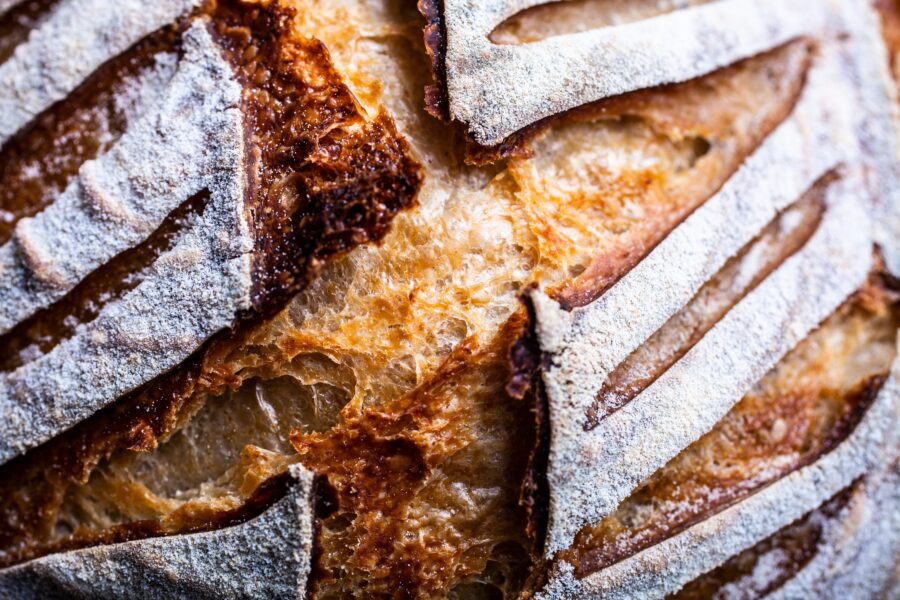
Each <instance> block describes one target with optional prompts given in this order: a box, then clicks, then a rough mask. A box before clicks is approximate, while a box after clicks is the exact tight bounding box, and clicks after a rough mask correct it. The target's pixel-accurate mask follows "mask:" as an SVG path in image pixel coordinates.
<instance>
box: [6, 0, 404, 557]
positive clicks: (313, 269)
mask: <svg viewBox="0 0 900 600" xmlns="http://www.w3.org/2000/svg"><path fill="white" fill-rule="evenodd" d="M204 12H205V13H207V14H209V15H211V16H212V20H211V25H210V28H211V30H212V32H213V33H214V35H215V36H217V38H218V41H219V43H220V44H221V45H222V47H223V48H224V49H225V51H226V53H227V55H228V58H229V61H230V62H231V63H232V64H233V65H234V68H235V70H236V73H237V76H238V78H239V79H240V80H241V81H242V83H243V85H244V92H243V101H242V112H243V114H244V116H245V128H246V129H247V132H248V135H250V136H251V137H250V138H249V139H250V143H249V144H248V152H249V154H250V157H249V158H250V159H251V164H252V168H253V170H254V172H255V173H256V177H255V179H254V181H253V182H252V184H251V187H250V192H249V194H250V198H249V199H248V206H249V210H250V212H251V216H252V222H253V223H254V225H255V236H256V240H257V241H256V250H255V256H256V258H255V261H254V263H255V267H254V268H255V276H254V293H253V297H252V299H253V308H252V311H250V312H248V313H247V314H245V315H242V316H241V317H242V319H243V321H244V323H245V325H244V327H243V328H242V327H238V329H237V330H236V331H235V332H233V333H230V332H225V333H222V334H220V335H219V336H217V337H216V338H214V339H213V340H211V341H210V342H209V343H207V344H206V345H204V347H203V348H201V349H199V350H198V351H197V352H196V353H195V354H194V356H193V357H191V358H190V359H188V360H187V361H185V362H184V363H183V364H182V365H180V366H179V367H178V368H176V369H175V370H174V371H173V372H171V373H167V374H164V375H162V376H160V377H159V378H158V379H157V380H156V381H153V382H150V383H148V384H147V385H145V386H143V387H142V388H141V389H138V390H136V391H135V392H133V393H131V394H129V395H128V396H127V397H125V398H122V399H120V400H119V401H118V402H117V403H116V404H115V405H113V406H110V407H108V408H107V409H105V410H103V411H101V412H99V413H98V414H97V415H95V416H94V417H92V418H90V419H88V420H87V421H84V422H82V423H80V424H79V425H77V426H76V427H75V428H73V429H72V430H70V431H67V432H65V433H63V434H62V435H60V436H58V437H57V438H55V439H54V440H52V441H51V442H49V443H47V444H45V445H44V446H42V447H40V448H38V449H36V450H34V451H32V452H31V453H29V454H28V455H26V456H24V457H21V458H19V459H16V460H14V461H12V462H10V463H8V464H7V465H4V467H3V471H4V476H5V477H8V478H9V481H10V482H13V481H14V482H17V483H11V486H12V487H11V488H9V489H13V488H16V490H17V491H16V492H14V493H13V496H12V497H7V500H8V501H11V503H10V502H7V503H4V506H5V509H6V510H5V511H4V512H5V515H6V516H5V518H4V523H5V527H4V532H3V535H2V536H0V537H2V539H3V540H4V541H6V542H7V543H9V542H11V541H12V540H14V539H19V538H20V536H22V535H25V537H26V538H27V537H28V534H27V533H26V532H28V531H31V532H36V533H38V535H42V534H41V533H40V532H42V531H44V532H45V531H46V530H45V524H44V522H43V520H42V519H43V518H42V517H41V513H40V512H36V513H35V512H31V511H27V510H26V511H25V512H26V513H30V514H31V516H30V517H29V518H26V519H24V520H22V519H20V518H18V517H17V516H16V513H17V512H18V510H19V509H17V508H15V506H16V504H18V503H19V502H27V503H31V502H36V503H39V504H44V503H47V504H49V505H51V506H52V505H54V504H56V503H57V500H55V499H54V497H55V495H56V494H58V491H57V490H58V489H59V488H58V487H57V486H59V485H60V483H62V482H68V481H74V482H83V480H84V478H85V477H87V474H88V473H89V472H90V470H91V469H92V468H93V466H94V465H95V464H96V462H97V460H99V459H100V457H102V456H107V455H109V454H110V453H112V452H113V451H114V450H116V449H119V448H130V449H133V450H144V451H146V450H149V449H150V448H153V447H155V446H156V444H157V443H158V440H159V439H160V438H162V437H165V436H166V435H167V434H169V433H170V432H171V431H172V430H173V428H175V427H176V425H177V424H178V423H179V422H181V420H182V419H183V418H185V416H186V415H187V414H189V413H190V411H191V410H192V408H193V407H192V404H191V401H190V398H191V393H192V392H195V391H196V388H197V387H200V388H202V389H209V388H216V387H217V386H219V387H220V386H223V385H225V384H227V383H228V382H227V381H225V380H222V379H220V378H219V377H218V376H217V374H216V373H209V372H206V371H204V368H203V365H204V362H205V357H207V356H209V353H213V352H216V351H219V352H223V351H225V349H227V348H230V347H233V346H234V345H236V344H238V343H239V341H240V340H241V339H242V338H243V335H244V334H243V333H242V331H243V330H245V329H247V328H248V327H251V326H252V324H253V323H257V322H259V320H260V319H261V318H264V317H267V316H270V315H272V314H274V313H276V312H277V311H278V310H279V309H280V308H281V307H282V306H283V305H284V303H285V302H287V301H288V300H289V299H290V298H291V297H292V296H293V295H294V294H296V292H297V291H299V290H300V289H302V288H303V287H304V286H305V285H307V284H308V283H309V281H310V280H311V279H312V278H313V277H315V275H316V273H317V272H318V271H319V270H320V269H321V268H322V266H323V265H324V264H325V263H326V261H328V260H329V259H333V258H334V257H336V256H339V255H341V254H343V253H346V252H347V251H349V250H350V249H352V248H354V247H356V246H358V245H360V244H364V243H367V242H373V241H378V240H379V239H381V238H382V237H383V236H384V235H385V234H386V233H387V231H388V228H389V224H390V221H391V219H392V218H393V217H394V216H395V215H396V214H397V212H398V211H400V210H403V209H405V208H409V207H410V206H411V205H412V204H413V201H414V196H415V194H416V191H417V189H418V186H419V182H420V174H419V166H418V164H417V163H416V162H415V161H414V160H413V159H412V158H411V157H410V154H409V149H408V147H407V145H406V143H405V142H404V141H403V139H402V138H401V137H400V135H399V134H398V133H397V132H396V129H395V128H394V125H393V123H392V121H391V119H390V118H389V117H387V116H386V115H383V114H382V115H379V116H377V117H376V118H375V119H373V120H371V121H370V120H367V119H365V118H364V116H363V112H362V110H361V108H360V107H359V105H358V104H357V103H356V101H355V100H354V98H353V97H352V95H351V94H350V92H349V90H348V89H347V88H346V87H345V86H344V84H343V82H342V78H341V76H340V75H339V74H338V73H337V72H336V70H335V69H334V67H333V66H332V64H331V62H330V59H329V57H328V53H327V51H326V50H325V48H324V46H323V45H322V44H321V43H320V42H318V41H316V40H314V39H309V38H305V37H301V36H297V35H296V34H294V33H293V31H292V28H291V25H292V23H291V19H292V17H293V14H294V13H293V11H292V10H291V9H284V8H282V7H280V6H276V5H271V6H268V7H263V6H260V5H256V4H244V3H242V2H230V1H223V2H217V3H210V4H208V5H207V6H206V7H205V9H204ZM158 37H159V36H154V39H157V38H158ZM163 39H164V40H166V41H167V42H168V43H174V40H173V38H172V37H171V36H164V37H163ZM154 44H155V42H154V43H151V44H150V45H149V48H150V50H149V51H151V52H152V51H153V50H154V49H157V48H158V46H157V45H154ZM162 46H163V47H166V44H165V43H163V44H162ZM177 47H178V46H177V44H174V46H172V47H171V49H173V50H177ZM137 52H138V54H137V55H138V57H140V56H142V54H141V51H137ZM138 62H139V61H138ZM100 77H113V75H112V74H110V73H108V72H107V73H105V74H101V75H100ZM76 102H77V101H76ZM76 106H77V104H76ZM76 110H77V109H76ZM134 264H136V263H134V262H133V261H132V262H127V263H126V265H125V266H126V267H127V266H133V265H134ZM116 275H121V273H120V272H119V270H117V269H115V268H111V267H110V266H109V265H107V266H105V267H104V268H103V269H101V271H100V276H99V277H98V279H101V280H100V281H99V282H98V285H99V286H100V289H102V290H103V294H104V295H105V294H107V293H108V290H105V289H103V287H104V284H105V283H106V282H104V281H102V277H103V276H106V277H113V276H116ZM109 283H110V284H111V285H117V284H116V283H115V282H109ZM89 295H90V294H89ZM94 295H96V294H94ZM71 299H72V298H67V299H66V300H71ZM87 304H88V305H90V304H91V303H90V302H88V303H87ZM14 334H15V333H14ZM26 339H27V338H26ZM20 345H24V344H20ZM26 482H27V483H26ZM64 485H65V484H64ZM26 490H28V491H26ZM19 493H25V494H26V495H25V496H24V497H21V498H15V496H17V495H18V494H19ZM48 494H49V497H48ZM21 506H22V505H21V504H20V505H19V507H21ZM216 519H217V518H216V516H215V515H214V514H213V515H200V516H199V517H198V516H197V515H186V516H184V517H183V519H182V520H180V521H177V520H176V522H175V523H170V525H169V527H168V528H166V527H160V526H152V525H148V524H140V523H137V524H135V525H134V527H133V528H130V527H128V526H126V527H122V528H119V529H117V530H114V531H113V532H109V533H108V534H104V535H109V536H112V537H110V538H109V539H126V538H134V537H146V536H148V535H156V534H160V533H173V532H178V531H181V530H182V529H187V530H190V529H191V528H192V527H194V525H192V524H191V523H193V522H196V521H198V520H199V521H200V522H207V521H209V522H216ZM104 539H106V538H104V537H103V536H102V535H101V537H100V538H95V537H93V538H92V536H91V535H90V534H88V535H87V536H86V537H84V538H82V539H80V538H79V536H77V535H76V536H75V537H74V538H72V539H71V540H70V541H68V542H66V544H69V545H70V546H72V547H77V546H81V545H85V544H90V543H97V542H98V541H102V540H104ZM92 540H93V541H92ZM7 549H8V552H7V553H5V556H4V560H3V562H4V563H5V564H11V563H13V562H16V561H18V560H21V559H22V558H23V557H25V556H30V557H33V556H39V555H41V554H46V553H47V552H52V551H54V548H53V547H52V546H51V547H40V548H36V549H31V550H28V551H27V552H26V553H25V554H17V553H16V552H9V550H10V549H11V547H10V546H9V545H7Z"/></svg>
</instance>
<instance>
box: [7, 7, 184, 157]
mask: <svg viewBox="0 0 900 600" xmlns="http://www.w3.org/2000/svg"><path fill="white" fill-rule="evenodd" d="M199 4H200V0H154V1H153V2H147V1H146V0H116V1H115V2H110V0H61V2H60V4H59V6H57V7H55V8H54V10H53V12H52V13H51V14H50V16H49V17H48V18H47V20H46V21H45V22H44V23H42V24H41V26H40V27H38V28H37V29H35V30H34V31H32V32H31V35H30V36H29V38H28V41H27V42H25V43H24V44H22V45H21V46H19V47H18V48H16V51H15V54H14V55H13V56H12V57H11V58H10V59H9V60H7V61H6V62H4V63H3V64H2V65H0V145H2V144H3V143H5V142H6V140H7V139H8V138H9V137H10V136H11V135H13V134H14V133H15V132H16V131H18V130H19V129H20V128H21V127H22V126H24V125H25V124H26V123H28V122H29V121H31V120H32V119H33V118H34V117H35V116H36V115H38V114H39V113H41V112H42V111H44V110H46V109H47V108H49V107H50V106H51V105H52V104H53V103H55V102H57V101H59V100H62V99H63V98H65V97H66V96H68V95H69V94H70V93H71V92H72V91H73V90H74V89H75V88H76V87H78V85H79V84H80V83H81V82H82V81H84V79H85V78H86V77H87V76H88V75H90V74H91V73H93V72H94V71H95V70H96V69H97V67H99V66H100V65H102V64H103V63H105V62H106V61H107V60H109V59H110V58H112V57H113V56H115V55H117V54H120V53H121V52H123V51H125V50H127V49H128V48H129V47H130V46H131V45H132V44H134V43H136V42H137V41H139V40H140V39H141V38H143V37H144V36H146V35H148V34H150V33H152V32H153V31H155V30H157V29H159V28H161V27H163V26H165V25H168V24H169V23H171V22H172V21H174V20H175V19H177V18H178V17H179V16H180V15H182V14H184V13H186V12H188V11H190V10H191V9H193V8H194V7H196V6H197V5H199Z"/></svg>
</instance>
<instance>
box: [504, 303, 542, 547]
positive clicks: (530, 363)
mask: <svg viewBox="0 0 900 600" xmlns="http://www.w3.org/2000/svg"><path fill="white" fill-rule="evenodd" d="M520 300H521V302H522V304H523V306H524V307H525V311H526V314H527V320H526V321H525V323H524V324H523V325H522V329H521V331H520V333H519V334H518V335H517V336H516V338H515V341H514V342H513V343H512V345H511V346H510V350H509V363H510V375H509V382H508V383H507V385H506V393H507V394H508V395H509V397H510V398H512V399H515V400H520V401H524V402H526V403H527V404H528V405H529V406H531V410H532V413H533V415H534V444H533V446H532V449H531V451H530V452H529V456H528V465H527V468H526V473H525V479H524V481H523V482H522V494H521V498H520V504H521V505H522V506H523V507H524V508H525V510H526V512H527V514H528V531H527V533H528V537H529V538H530V539H531V540H532V542H533V546H532V554H533V556H534V557H539V556H541V555H543V547H544V542H545V538H546V533H547V524H548V520H549V507H550V484H549V482H548V481H547V466H548V463H549V460H550V406H549V403H548V401H547V396H546V394H545V393H544V391H543V386H542V385H541V379H540V366H541V352H540V346H539V344H538V338H537V333H536V332H535V329H534V326H535V323H536V322H537V320H536V317H535V314H534V305H533V304H532V303H531V301H530V299H529V296H528V295H527V294H523V295H522V296H520Z"/></svg>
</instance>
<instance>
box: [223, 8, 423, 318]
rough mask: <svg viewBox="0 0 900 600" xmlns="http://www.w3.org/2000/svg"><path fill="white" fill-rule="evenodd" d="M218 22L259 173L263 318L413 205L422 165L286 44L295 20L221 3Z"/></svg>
mask: <svg viewBox="0 0 900 600" xmlns="http://www.w3.org/2000/svg"><path fill="white" fill-rule="evenodd" d="M213 14H214V21H213V26H212V27H213V30H214V31H215V33H216V35H217V37H218V39H219V41H220V43H221V44H222V45H223V47H225V48H226V49H227V54H228V55H229V58H230V60H231V62H232V63H233V64H234V65H235V69H236V71H237V73H238V77H239V79H241V81H242V83H243V85H244V88H245V91H244V102H243V104H244V106H243V111H244V114H245V116H246V119H247V123H246V126H247V130H248V133H249V134H250V135H251V136H252V137H251V143H252V148H253V155H252V156H251V158H252V161H253V162H254V163H255V167H256V180H255V181H253V182H252V186H251V187H252V191H251V193H252V194H253V196H254V197H252V198H251V199H250V205H251V206H252V209H251V211H252V218H253V221H254V225H255V229H256V259H255V265H254V291H253V302H254V306H255V310H256V312H257V313H258V314H260V315H262V316H268V315H270V314H272V313H273V312H276V311H277V310H279V309H280V308H281V307H282V306H283V305H284V303H285V302H287V301H288V300H289V299H290V298H291V297H292V296H293V295H294V294H296V293H297V292H298V291H299V290H301V289H302V288H304V287H305V286H306V285H307V284H308V283H309V281H310V280H311V279H312V278H313V277H314V276H315V275H316V273H317V272H318V270H319V268H320V267H321V265H322V263H323V261H325V260H327V259H329V258H331V257H334V256H336V255H339V254H342V253H345V252H347V251H349V250H351V249H353V248H354V247H356V246H358V245H360V244H364V243H368V242H373V241H378V240H380V239H382V238H383V237H384V235H385V234H386V233H387V231H388V228H389V225H390V222H391V220H392V219H393V217H394V216H395V215H396V214H397V213H398V212H399V211H401V210H403V209H406V208H409V207H410V206H412V204H413V201H414V198H415V194H416V191H417V190H418V186H419V183H420V180H421V176H420V168H419V165H418V164H417V163H416V162H415V161H414V160H413V159H412V158H411V157H410V154H409V147H408V146H407V144H406V142H405V141H404V140H403V139H402V138H401V137H400V135H399V134H398V133H397V131H396V129H395V127H394V124H393V122H392V121H391V119H390V118H389V117H387V116H386V115H384V114H382V115H379V116H378V117H377V118H376V119H374V120H373V121H371V122H366V121H365V119H364V118H363V116H362V114H361V108H360V107H359V105H358V104H357V102H356V100H355V99H354V97H353V94H352V93H351V92H350V90H349V89H347V87H346V86H345V85H344V84H343V82H342V79H341V77H340V75H339V74H338V72H337V71H336V70H335V68H334V66H333V65H332V63H331V59H330V58H329V56H328V51H327V50H326V48H325V46H324V45H323V44H322V43H321V42H319V41H318V40H314V39H308V38H300V37H298V36H294V37H291V36H290V35H289V31H290V21H291V17H292V16H293V12H292V11H289V10H287V9H277V8H275V9H262V8H247V7H241V6H236V5H234V3H233V2H224V1H223V2H220V3H219V5H218V7H217V8H216V9H215V10H214V11H213ZM298 65H302V67H298Z"/></svg>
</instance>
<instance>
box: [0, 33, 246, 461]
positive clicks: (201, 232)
mask: <svg viewBox="0 0 900 600" xmlns="http://www.w3.org/2000/svg"><path fill="white" fill-rule="evenodd" d="M185 48H186V58H185V62H184V66H185V69H184V70H183V71H180V72H179V75H178V76H176V77H175V78H174V79H173V82H172V87H171V88H170V91H171V93H170V96H169V97H170V98H181V99H184V100H187V99H188V98H193V101H192V102H191V103H190V105H189V106H191V107H192V108H190V109H189V110H188V112H190V110H200V108H201V106H202V107H203V111H201V112H203V113H204V118H201V119H199V120H197V121H195V122H196V123H197V124H198V125H200V126H202V135H201V134H198V133H197V132H194V133H191V134H189V135H188V136H187V138H185V139H189V140H191V143H193V144H196V145H194V146H193V147H192V148H191V147H188V146H185V145H184V144H182V143H181V140H179V139H175V138H174V137H172V136H173V135H175V133H176V132H174V131H173V132H172V133H171V134H170V135H169V136H168V137H166V138H165V141H166V144H165V145H158V144H159V142H160V140H159V139H158V138H157V137H155V136H152V135H150V136H149V137H147V138H145V139H144V140H143V141H144V142H145V143H147V144H153V145H157V147H155V148H152V149H151V148H140V145H139V144H138V145H137V146H135V147H136V151H137V152H138V156H145V157H146V156H148V152H150V153H152V155H153V156H155V157H158V160H159V162H160V163H170V162H171V160H168V159H167V158H166V157H165V154H166V153H167V152H172V153H173V156H176V157H179V158H182V159H184V158H186V157H192V160H191V161H189V162H190V163H192V164H190V165H184V169H183V170H182V171H181V175H182V176H186V175H188V174H189V175H190V177H191V178H193V179H194V180H193V181H190V182H188V181H178V180H174V181H172V182H171V183H172V184H173V185H175V186H177V189H179V190H180V189H185V187H187V188H190V189H193V190H199V189H203V188H206V189H208V190H209V192H210V199H209V201H208V203H207V206H206V209H205V211H204V213H203V216H202V217H201V218H199V219H198V221H197V223H196V224H195V225H193V226H192V227H191V228H190V229H189V230H187V231H185V232H183V233H182V234H181V237H180V238H179V241H178V242H177V244H176V245H175V247H174V248H173V249H172V250H171V251H169V252H167V253H166V254H163V255H162V256H161V257H160V258H159V259H158V260H157V262H156V263H155V264H154V265H153V267H152V269H151V271H150V273H149V274H148V275H147V278H146V279H145V280H144V281H143V282H142V283H141V284H140V285H138V287H137V288H135V289H134V290H133V291H132V292H130V293H129V294H127V295H126V296H125V297H124V298H122V299H121V300H119V301H117V302H114V303H111V304H110V305H108V306H106V307H105V308H104V309H103V311H102V312H101V313H100V315H99V316H98V317H97V319H95V320H94V321H92V322H91V323H89V324H86V325H81V326H79V327H78V328H77V330H76V332H75V334H74V335H73V337H72V338H70V339H68V340H65V341H64V342H62V343H60V344H59V345H58V346H56V347H55V348H54V349H53V350H52V351H50V352H49V353H48V354H46V355H44V356H42V357H40V358H38V359H36V360H34V361H33V362H30V363H27V364H25V365H23V366H22V367H20V368H19V369H17V370H16V371H14V372H12V373H10V374H7V375H5V376H4V377H3V379H2V380H0V415H2V419H0V461H2V462H5V461H7V460H9V459H11V458H13V457H14V456H16V455H18V454H20V453H22V452H24V451H26V450H27V449H29V448H33V447H34V446H37V445H38V444H41V443H43V442H45V441H47V440H49V439H50V438H52V437H54V436H56V435H58V434H60V433H61V432H63V431H64V430H66V429H68V428H69V427H71V426H72V425H74V424H76V423H77V422H79V421H81V420H82V419H85V418H87V417H89V416H90V415H92V414H93V413H94V412H96V411H97V410H99V409H101V408H103V407H104V406H106V405H108V404H110V403H111V402H113V401H114V400H115V399H116V398H118V397H119V396H121V395H122V394H124V393H126V392H128V391H130V390H132V389H134V388H136V387H137V386H139V385H141V384H143V383H145V382H146V381H149V380H150V379H152V378H153V377H155V376H157V375H159V374H160V373H163V372H165V371H167V370H169V369H171V368H173V367H175V366H176V365H178V364H179V363H180V362H181V361H183V360H184V359H185V358H187V357H188V356H189V355H190V354H191V353H192V352H194V351H195V350H196V349H197V348H198V347H199V346H200V344H202V343H203V342H204V341H205V340H206V339H208V338H209V336H211V335H212V334H214V333H215V332H217V331H219V330H221V329H223V328H227V327H229V326H231V325H232V324H233V321H234V318H235V314H236V313H237V312H238V311H240V310H243V309H246V308H248V307H249V305H250V285H251V280H250V259H251V252H252V249H253V239H252V236H251V233H250V231H249V225H248V223H247V221H246V215H245V209H244V202H243V201H244V194H245V191H246V187H247V183H246V167H245V165H244V148H243V123H242V116H241V113H240V110H239V108H238V107H237V106H236V105H237V102H238V99H239V98H240V93H241V88H240V86H239V84H238V83H237V82H235V81H234V80H233V79H231V78H230V75H229V73H230V70H228V66H227V63H226V62H225V59H224V58H223V57H222V55H221V53H220V51H219V48H218V47H217V46H216V45H215V43H214V42H213V40H212V39H211V37H210V35H209V32H208V31H207V29H206V24H205V22H204V21H198V22H195V24H194V25H193V26H192V27H191V28H190V29H189V30H188V31H187V32H186V34H185ZM198 67H202V68H198ZM226 71H227V72H226ZM185 74H192V76H191V77H185V76H184V75H185ZM199 96H203V98H204V102H203V103H202V104H201V103H200V102H199V100H200V98H199ZM215 98H218V100H215ZM176 104H177V103H176ZM186 108H187V107H186ZM180 120H181V123H182V126H183V127H184V126H186V125H187V123H189V122H191V121H192V120H193V119H192V118H191V117H190V116H189V115H188V114H182V115H180ZM158 124H160V125H161V124H162V123H161V122H158ZM149 133H152V128H151V129H150V130H148V134H149ZM136 141H137V140H135V142H136ZM136 158H137V157H136V156H129V157H128V159H127V160H135V159H136ZM122 160H125V158H124V157H123V158H122ZM201 160H202V162H205V164H204V165H202V166H203V170H202V171H201V170H197V167H198V165H199V164H200V162H201ZM148 185H149V182H148ZM157 191H158V192H159V193H160V195H161V196H165V194H164V193H163V190H157ZM173 193H174V192H173ZM84 227H85V225H84V224H81V223H79V224H78V225H77V226H76V227H74V229H75V230H76V231H77V232H78V234H79V235H81V236H83V235H84V231H85V230H84ZM119 228H120V229H122V230H127V228H126V227H124V226H122V225H120V226H119ZM83 241H84V240H83ZM85 243H87V242H85ZM54 245H55V244H54Z"/></svg>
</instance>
